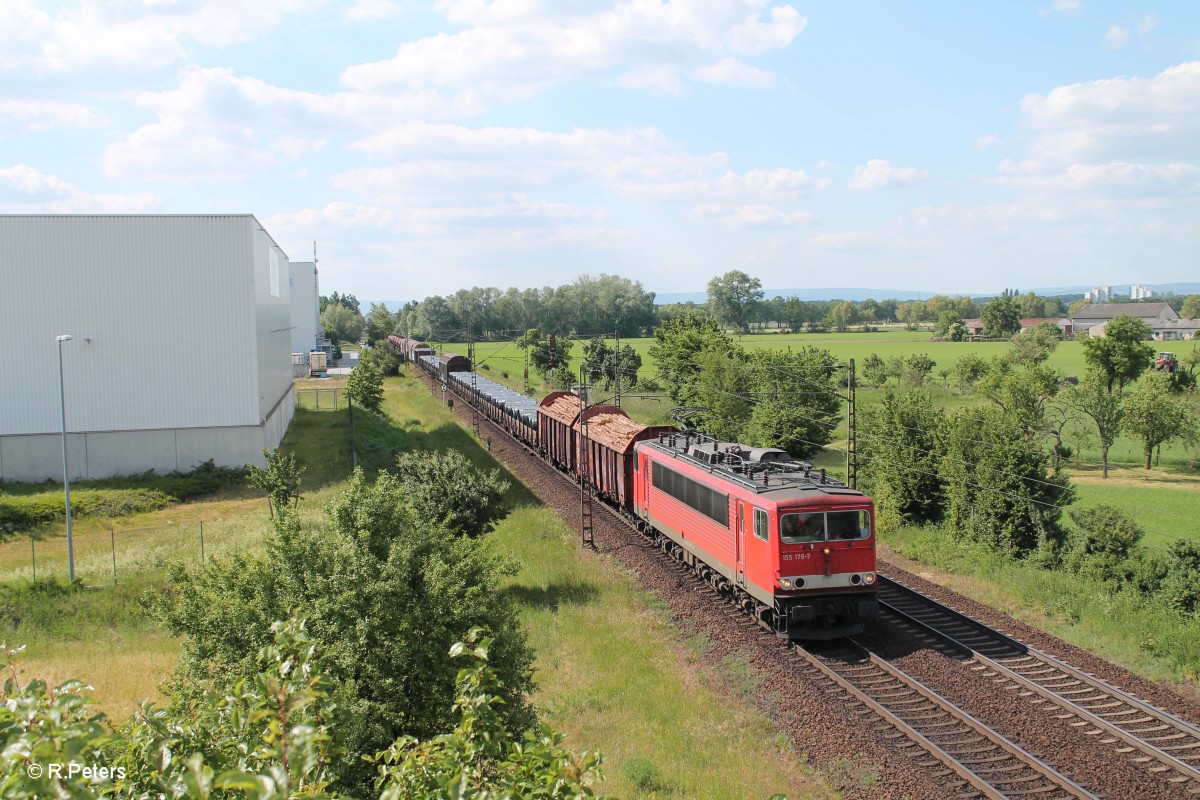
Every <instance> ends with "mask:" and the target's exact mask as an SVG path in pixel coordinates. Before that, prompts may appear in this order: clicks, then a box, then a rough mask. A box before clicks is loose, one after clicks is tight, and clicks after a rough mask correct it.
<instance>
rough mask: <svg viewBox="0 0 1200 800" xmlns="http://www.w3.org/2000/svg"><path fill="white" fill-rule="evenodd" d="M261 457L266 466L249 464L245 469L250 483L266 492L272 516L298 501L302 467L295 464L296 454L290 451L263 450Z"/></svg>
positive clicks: (293, 505)
mask: <svg viewBox="0 0 1200 800" xmlns="http://www.w3.org/2000/svg"><path fill="white" fill-rule="evenodd" d="M263 458H265V459H266V462H267V466H266V468H262V467H256V466H254V465H253V464H251V465H250V466H248V467H247V469H248V470H249V472H250V484H251V485H252V486H253V487H254V488H255V489H258V490H259V491H261V492H263V493H264V494H266V496H267V508H268V510H269V512H270V514H271V516H272V517H274V516H275V514H276V513H283V509H286V508H287V507H288V506H291V507H293V508H294V507H295V506H296V504H297V503H299V502H300V474H301V473H303V472H304V468H303V467H297V466H296V454H295V453H291V452H288V453H285V452H284V451H282V450H275V451H274V452H272V451H270V450H263Z"/></svg>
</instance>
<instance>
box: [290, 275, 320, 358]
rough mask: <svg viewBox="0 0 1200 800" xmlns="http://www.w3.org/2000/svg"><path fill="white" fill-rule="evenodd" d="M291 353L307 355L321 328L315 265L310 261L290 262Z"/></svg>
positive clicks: (315, 344) (314, 344) (315, 343)
mask: <svg viewBox="0 0 1200 800" xmlns="http://www.w3.org/2000/svg"><path fill="white" fill-rule="evenodd" d="M291 275H292V279H291V280H290V281H289V282H288V283H289V288H290V291H291V295H292V325H293V326H294V327H293V328H292V352H293V353H307V352H308V351H309V350H312V349H313V348H314V347H316V346H317V331H318V330H319V328H320V326H321V321H320V320H321V315H320V307H321V301H320V297H319V295H318V289H317V265H316V264H315V263H313V262H312V261H293V262H291Z"/></svg>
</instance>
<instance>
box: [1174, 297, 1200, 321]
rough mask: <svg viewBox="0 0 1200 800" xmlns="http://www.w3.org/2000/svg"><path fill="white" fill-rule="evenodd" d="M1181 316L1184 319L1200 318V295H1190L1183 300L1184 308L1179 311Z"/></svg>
mask: <svg viewBox="0 0 1200 800" xmlns="http://www.w3.org/2000/svg"><path fill="white" fill-rule="evenodd" d="M1179 316H1181V317H1183V318H1184V319H1196V318H1197V317H1200V294H1189V295H1188V296H1187V297H1186V298H1184V300H1183V306H1182V308H1180V310H1179Z"/></svg>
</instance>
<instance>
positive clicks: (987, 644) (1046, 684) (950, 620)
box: [879, 575, 1200, 795]
mask: <svg viewBox="0 0 1200 800" xmlns="http://www.w3.org/2000/svg"><path fill="white" fill-rule="evenodd" d="M879 597H880V605H881V608H882V609H883V610H884V612H885V614H890V615H892V616H894V617H895V618H896V619H898V620H900V621H902V622H903V623H904V624H907V625H909V626H912V627H915V628H917V629H918V630H921V631H924V632H926V633H929V634H931V635H933V636H935V637H937V638H938V639H940V640H942V641H943V642H946V643H947V644H949V645H950V646H951V647H953V648H955V649H957V650H958V651H959V652H961V653H963V654H964V655H966V656H967V657H968V658H969V659H970V660H971V661H972V662H973V664H974V669H975V670H976V671H977V672H979V673H980V674H981V677H986V678H989V679H991V680H993V681H996V682H998V683H1002V684H1006V685H1007V686H1010V687H1011V688H1012V689H1013V690H1014V691H1015V692H1016V693H1017V694H1018V695H1019V696H1021V697H1025V698H1027V699H1028V700H1029V701H1030V702H1033V703H1036V704H1039V705H1045V706H1046V708H1047V709H1050V710H1053V711H1055V713H1056V714H1057V715H1058V716H1059V718H1060V719H1064V720H1069V723H1070V724H1072V725H1074V726H1077V727H1082V728H1084V732H1085V733H1086V734H1088V735H1090V736H1095V737H1099V741H1100V742H1101V743H1103V744H1106V745H1109V746H1110V747H1111V748H1112V749H1113V750H1114V751H1115V752H1116V753H1118V754H1119V755H1121V756H1122V757H1125V758H1129V759H1132V760H1133V761H1134V762H1135V763H1138V764H1140V765H1141V766H1143V767H1144V768H1145V769H1147V770H1148V771H1150V772H1152V773H1155V774H1157V775H1158V776H1159V777H1161V778H1163V779H1164V780H1167V781H1169V782H1171V783H1174V784H1177V785H1178V786H1179V788H1180V793H1181V795H1182V794H1184V793H1187V794H1191V795H1200V728H1197V726H1195V725H1193V724H1191V723H1190V722H1187V721H1186V720H1183V719H1180V718H1179V717H1177V716H1175V715H1173V714H1171V713H1169V712H1167V711H1164V710H1163V709H1160V708H1157V707H1156V706H1153V705H1151V704H1149V703H1147V702H1145V701H1144V700H1141V699H1140V698H1137V697H1135V696H1133V695H1131V694H1129V693H1128V692H1125V691H1123V690H1121V689H1118V688H1117V687H1115V686H1112V685H1111V684H1109V683H1107V682H1106V681H1103V680H1101V679H1099V678H1097V677H1095V676H1093V675H1089V674H1088V673H1086V672H1084V671H1082V670H1079V669H1077V668H1075V667H1073V666H1071V665H1070V664H1067V663H1065V662H1063V661H1061V660H1060V659H1058V658H1055V657H1054V656H1052V655H1050V654H1049V653H1044V652H1042V651H1040V650H1037V649H1035V648H1032V647H1029V646H1027V645H1025V644H1022V643H1021V642H1018V641H1016V640H1014V639H1012V638H1011V637H1009V636H1007V635H1005V634H1003V633H1001V632H999V631H996V630H994V629H992V628H991V627H989V626H987V625H985V624H983V623H981V622H978V621H976V620H974V619H972V618H970V617H968V616H966V615H965V614H962V613H961V612H959V611H956V610H954V609H952V608H949V607H947V606H945V605H943V604H942V603H939V602H938V601H936V600H934V599H932V598H929V597H927V596H925V595H923V594H921V593H920V592H918V591H916V590H915V589H912V588H910V587H908V586H905V585H904V584H902V583H898V582H896V581H894V580H891V579H889V578H886V577H884V576H882V575H881V576H880V582H879Z"/></svg>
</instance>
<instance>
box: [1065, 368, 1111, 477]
mask: <svg viewBox="0 0 1200 800" xmlns="http://www.w3.org/2000/svg"><path fill="white" fill-rule="evenodd" d="M1063 399H1064V401H1065V402H1066V404H1067V405H1068V406H1070V407H1071V408H1073V409H1074V410H1076V411H1078V412H1079V413H1080V414H1083V415H1084V416H1086V417H1087V418H1088V419H1090V420H1091V421H1092V424H1093V425H1094V426H1095V428H1096V433H1097V435H1098V438H1099V442H1100V463H1101V465H1102V467H1103V470H1104V473H1103V474H1104V477H1105V478H1107V477H1108V449H1109V448H1110V447H1112V445H1113V442H1115V441H1116V440H1117V436H1118V435H1120V433H1121V424H1122V422H1123V421H1124V419H1125V410H1124V408H1123V407H1122V405H1121V394H1120V393H1119V392H1118V393H1112V392H1109V391H1108V387H1107V385H1106V383H1105V380H1104V378H1103V377H1102V376H1101V375H1099V374H1098V373H1091V374H1088V375H1085V376H1084V378H1083V380H1082V381H1080V383H1079V385H1077V386H1068V387H1067V389H1066V391H1065V392H1063Z"/></svg>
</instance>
